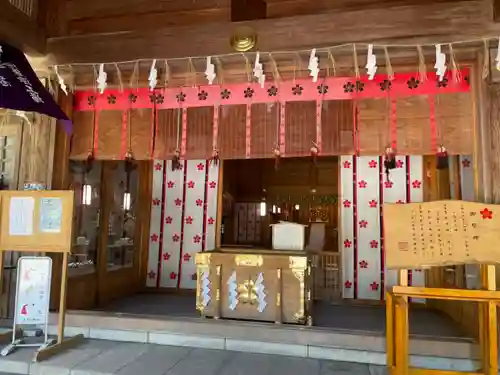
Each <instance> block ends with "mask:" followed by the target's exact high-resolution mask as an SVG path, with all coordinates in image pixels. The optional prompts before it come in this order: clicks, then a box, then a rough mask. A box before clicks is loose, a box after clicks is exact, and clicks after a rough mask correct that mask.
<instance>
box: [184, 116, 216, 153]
mask: <svg viewBox="0 0 500 375" xmlns="http://www.w3.org/2000/svg"><path fill="white" fill-rule="evenodd" d="M213 118H214V107H198V108H188V110H187V144H186V158H187V159H210V157H211V155H212V150H213V145H212V143H213Z"/></svg>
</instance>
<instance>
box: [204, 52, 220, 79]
mask: <svg viewBox="0 0 500 375" xmlns="http://www.w3.org/2000/svg"><path fill="white" fill-rule="evenodd" d="M216 76H217V75H216V74H215V65H214V64H212V57H211V56H208V57H207V68H206V69H205V77H206V78H207V81H208V84H209V85H211V84H213V83H214V81H215V77H216Z"/></svg>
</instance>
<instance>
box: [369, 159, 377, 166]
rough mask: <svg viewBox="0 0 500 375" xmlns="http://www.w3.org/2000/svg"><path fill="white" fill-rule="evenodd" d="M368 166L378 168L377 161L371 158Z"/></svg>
mask: <svg viewBox="0 0 500 375" xmlns="http://www.w3.org/2000/svg"><path fill="white" fill-rule="evenodd" d="M368 166H369V167H370V168H377V162H376V161H375V160H370V161H369V162H368Z"/></svg>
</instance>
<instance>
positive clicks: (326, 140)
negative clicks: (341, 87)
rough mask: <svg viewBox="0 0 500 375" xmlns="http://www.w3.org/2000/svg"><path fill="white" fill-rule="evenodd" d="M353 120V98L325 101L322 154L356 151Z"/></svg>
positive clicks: (322, 109)
mask: <svg viewBox="0 0 500 375" xmlns="http://www.w3.org/2000/svg"><path fill="white" fill-rule="evenodd" d="M353 120H354V119H353V102H352V101H351V100H325V101H323V106H322V108H321V136H322V137H321V138H322V140H321V150H320V155H349V154H353V153H354V138H353V129H354V124H353Z"/></svg>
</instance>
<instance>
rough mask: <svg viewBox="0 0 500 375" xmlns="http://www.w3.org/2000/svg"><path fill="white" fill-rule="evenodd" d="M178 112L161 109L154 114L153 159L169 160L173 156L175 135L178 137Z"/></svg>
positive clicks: (175, 144) (179, 128)
mask: <svg viewBox="0 0 500 375" xmlns="http://www.w3.org/2000/svg"><path fill="white" fill-rule="evenodd" d="M178 115H179V111H178V110H175V109H162V110H158V111H157V113H156V137H155V148H154V155H155V159H169V158H171V157H172V156H173V155H174V152H175V149H176V147H177V135H178V136H179V147H180V135H181V133H180V132H181V127H180V122H179V118H178Z"/></svg>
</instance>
